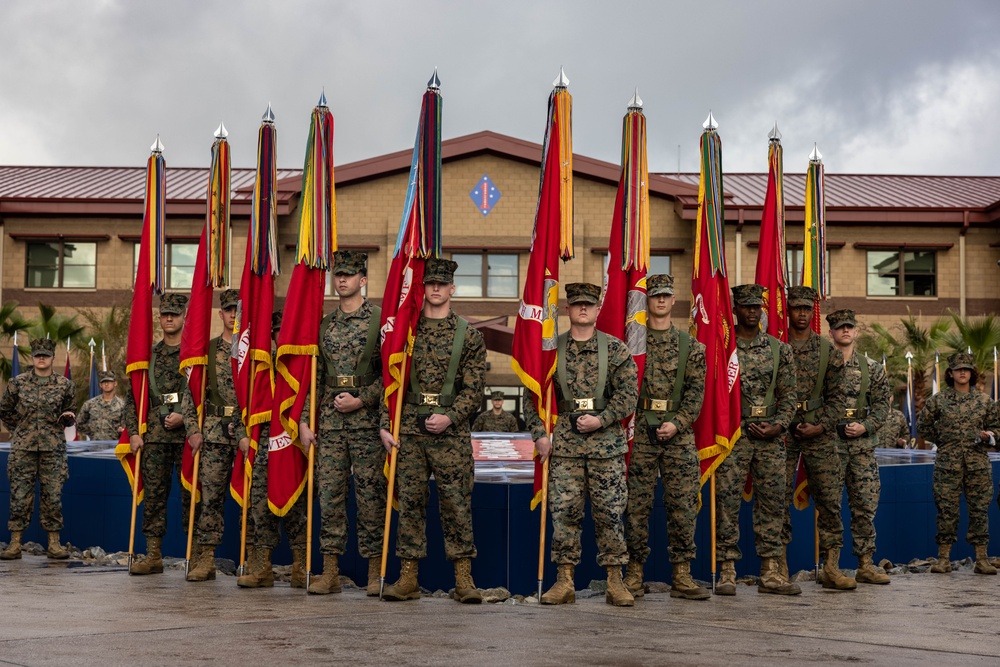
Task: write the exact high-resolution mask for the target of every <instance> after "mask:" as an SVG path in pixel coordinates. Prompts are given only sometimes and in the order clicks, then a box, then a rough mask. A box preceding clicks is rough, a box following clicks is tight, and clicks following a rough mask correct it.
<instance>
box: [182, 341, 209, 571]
mask: <svg viewBox="0 0 1000 667" xmlns="http://www.w3.org/2000/svg"><path fill="white" fill-rule="evenodd" d="M209 362H210V363H215V360H214V359H209ZM207 378H208V367H207V366H206V367H205V371H204V372H203V373H202V374H201V399H200V400H201V406H200V407H201V410H199V411H198V430H199V431H202V438H201V446H202V447H204V446H205V434H204V430H205V382H206V380H207ZM200 464H201V448H199V449H198V451H196V452H195V453H194V472H193V473H192V474H191V494H190V495H191V509H190V510H189V512H188V536H187V553H186V555H185V557H184V576H185V577H187V575H188V572H189V570H190V567H191V547H192V544H193V542H194V514H195V506H196V505H197V504H198V467H199V466H200Z"/></svg>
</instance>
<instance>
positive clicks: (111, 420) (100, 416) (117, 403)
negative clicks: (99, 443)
mask: <svg viewBox="0 0 1000 667" xmlns="http://www.w3.org/2000/svg"><path fill="white" fill-rule="evenodd" d="M98 377H99V379H100V386H101V395H100V396H95V397H93V398H92V399H90V400H88V401H85V402H84V404H83V407H81V408H80V416H79V417H77V420H76V432H77V433H79V434H80V435H85V436H87V438H89V439H90V440H118V438H119V437H120V436H121V434H122V431H124V430H125V419H124V414H123V413H124V412H125V399H124V398H122V397H121V396H118V395H117V393H116V391H115V390H116V389H117V388H118V380H117V379H115V373H114V371H104V372H103V373H101V374H100V376H98Z"/></svg>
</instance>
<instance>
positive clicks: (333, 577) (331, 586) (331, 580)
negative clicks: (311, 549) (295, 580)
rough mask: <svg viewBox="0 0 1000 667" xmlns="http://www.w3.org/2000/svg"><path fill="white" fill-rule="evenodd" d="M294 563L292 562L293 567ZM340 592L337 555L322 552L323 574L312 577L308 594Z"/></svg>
mask: <svg viewBox="0 0 1000 667" xmlns="http://www.w3.org/2000/svg"><path fill="white" fill-rule="evenodd" d="M294 566H295V564H294V563H293V564H292V567H293V568H294ZM339 592H340V563H339V562H338V561H337V556H336V555H333V556H329V555H327V554H323V574H321V575H319V576H318V577H313V580H312V582H311V583H310V584H309V594H310V595H329V594H330V593H339Z"/></svg>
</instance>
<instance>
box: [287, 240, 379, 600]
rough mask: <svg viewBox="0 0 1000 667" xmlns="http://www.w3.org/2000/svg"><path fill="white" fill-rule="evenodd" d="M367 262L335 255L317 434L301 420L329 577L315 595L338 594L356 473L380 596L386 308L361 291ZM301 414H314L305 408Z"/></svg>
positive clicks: (362, 535) (361, 541)
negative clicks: (333, 306) (311, 453)
mask: <svg viewBox="0 0 1000 667" xmlns="http://www.w3.org/2000/svg"><path fill="white" fill-rule="evenodd" d="M367 261H368V255H367V254H365V253H363V252H354V251H349V250H344V251H340V252H337V253H336V254H335V255H334V264H333V287H334V289H336V290H337V295H338V296H339V297H340V306H339V307H338V308H337V310H335V311H334V312H332V313H330V314H329V315H327V316H326V317H325V318H324V319H323V322H322V324H321V325H320V329H319V349H320V359H321V362H320V363H321V366H322V368H323V373H322V375H320V377H319V378H318V379H317V390H318V392H319V396H317V404H318V405H319V422H318V431H317V432H316V433H313V432H312V430H311V429H310V428H309V423H308V421H303V422H302V423H300V424H299V437H300V438H301V439H302V445H303V446H304V447H305V448H306V451H307V452H308V448H309V447H313V446H316V448H317V450H316V466H317V469H316V478H317V479H316V483H317V484H318V485H319V489H320V492H319V502H320V511H321V516H322V524H321V525H322V529H321V531H320V550H321V551H322V552H323V574H322V575H321V576H319V577H316V578H314V579H313V580H312V583H311V584H310V586H309V592H310V593H313V594H317V595H326V594H328V593H339V592H340V570H339V564H338V560H337V559H338V557H339V556H340V555H341V554H343V553H344V552H345V551H346V550H347V494H348V490H349V488H348V487H349V483H350V478H351V471H352V470H353V471H354V495H355V498H356V500H357V506H358V512H357V526H358V552H359V553H360V554H361V557H362V558H367V559H368V595H369V596H377V595H378V593H379V583H380V580H379V574H380V572H381V564H382V528H383V521H384V519H385V502H386V497H385V494H386V478H385V473H384V472H383V465H384V463H385V451H384V450H383V449H382V442H381V440H380V439H379V405H381V403H382V363H381V359H382V357H381V345H380V338H381V335H380V332H379V324H380V322H379V320H380V319H381V316H382V309H381V308H379V307H378V306H374V305H372V302H371V301H369V300H368V299H366V298H365V297H364V296H363V295H362V294H361V289H362V288H363V287H364V286H365V285H367V284H368V269H367V268H366V266H365V264H366V262H367ZM306 405H309V399H308V398H307V399H306ZM303 415H305V416H306V417H307V418H308V415H307V414H306V413H305V412H303Z"/></svg>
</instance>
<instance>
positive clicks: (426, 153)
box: [416, 89, 443, 257]
mask: <svg viewBox="0 0 1000 667" xmlns="http://www.w3.org/2000/svg"><path fill="white" fill-rule="evenodd" d="M442 107H443V104H442V99H441V93H440V91H439V90H438V89H428V90H427V91H426V92H425V93H424V99H423V104H422V105H421V110H420V170H419V177H420V201H419V203H420V224H419V225H418V228H419V238H418V239H416V241H417V243H418V248H419V256H421V257H428V256H434V257H440V255H441V109H442Z"/></svg>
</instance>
